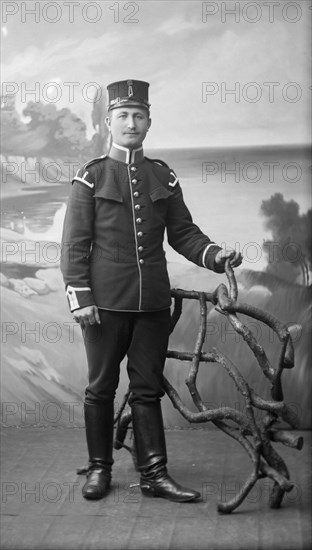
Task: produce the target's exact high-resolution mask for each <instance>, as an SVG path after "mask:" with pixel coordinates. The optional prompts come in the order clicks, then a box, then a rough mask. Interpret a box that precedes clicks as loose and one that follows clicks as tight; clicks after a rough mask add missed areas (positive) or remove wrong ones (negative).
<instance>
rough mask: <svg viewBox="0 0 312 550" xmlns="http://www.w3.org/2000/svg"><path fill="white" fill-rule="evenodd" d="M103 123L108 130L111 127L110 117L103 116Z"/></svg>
mask: <svg viewBox="0 0 312 550" xmlns="http://www.w3.org/2000/svg"><path fill="white" fill-rule="evenodd" d="M105 124H106V126H107V128H108V129H109V130H110V127H111V119H110V117H109V116H107V117H105Z"/></svg>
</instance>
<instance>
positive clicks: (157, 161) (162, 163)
mask: <svg viewBox="0 0 312 550" xmlns="http://www.w3.org/2000/svg"><path fill="white" fill-rule="evenodd" d="M145 158H146V160H148V161H149V162H155V163H156V164H160V166H165V167H166V168H169V166H168V164H166V163H165V162H164V161H163V160H160V159H150V158H148V157H145Z"/></svg>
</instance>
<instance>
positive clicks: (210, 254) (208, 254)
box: [202, 243, 224, 273]
mask: <svg viewBox="0 0 312 550" xmlns="http://www.w3.org/2000/svg"><path fill="white" fill-rule="evenodd" d="M219 250H222V248H221V246H218V245H217V244H215V243H210V244H208V246H206V248H205V250H204V252H203V256H202V262H203V266H204V267H206V268H207V269H210V270H211V271H215V272H216V273H224V268H223V267H220V266H217V265H216V263H215V257H216V255H217V254H218V252H219Z"/></svg>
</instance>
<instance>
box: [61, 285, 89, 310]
mask: <svg viewBox="0 0 312 550" xmlns="http://www.w3.org/2000/svg"><path fill="white" fill-rule="evenodd" d="M66 297H67V300H68V304H69V307H70V311H75V310H76V309H80V308H82V307H87V306H94V305H95V301H94V298H93V295H92V292H91V288H89V287H80V288H79V287H73V286H70V285H68V287H67V289H66Z"/></svg>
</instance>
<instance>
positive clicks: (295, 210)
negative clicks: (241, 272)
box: [261, 193, 312, 286]
mask: <svg viewBox="0 0 312 550" xmlns="http://www.w3.org/2000/svg"><path fill="white" fill-rule="evenodd" d="M261 213H262V215H263V216H265V217H266V221H265V227H266V229H267V230H269V231H271V233H272V239H271V240H266V241H264V243H263V249H264V251H265V253H266V254H267V257H268V267H267V271H268V272H271V273H273V274H274V275H277V276H278V277H281V278H282V279H286V280H288V281H291V282H298V281H300V282H301V283H302V284H303V285H305V286H309V284H310V278H311V265H312V257H311V253H312V252H311V251H312V236H311V228H312V210H311V209H310V210H308V212H307V213H306V214H300V211H299V205H298V203H297V202H296V201H294V200H290V201H285V200H284V197H283V195H282V194H281V193H275V195H272V197H270V198H269V199H268V200H265V201H262V204H261Z"/></svg>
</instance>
